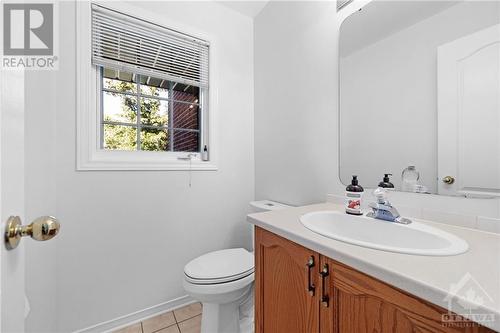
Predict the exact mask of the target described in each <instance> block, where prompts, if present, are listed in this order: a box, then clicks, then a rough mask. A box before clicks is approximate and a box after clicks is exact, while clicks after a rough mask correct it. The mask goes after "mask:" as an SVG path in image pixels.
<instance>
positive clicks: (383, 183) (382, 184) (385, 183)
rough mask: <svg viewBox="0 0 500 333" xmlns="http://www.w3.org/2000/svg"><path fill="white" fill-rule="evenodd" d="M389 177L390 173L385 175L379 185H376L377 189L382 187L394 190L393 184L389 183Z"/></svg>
mask: <svg viewBox="0 0 500 333" xmlns="http://www.w3.org/2000/svg"><path fill="white" fill-rule="evenodd" d="M389 176H392V173H385V174H384V179H382V181H381V182H380V183H378V187H382V188H385V189H394V184H393V183H391V180H390V179H389Z"/></svg>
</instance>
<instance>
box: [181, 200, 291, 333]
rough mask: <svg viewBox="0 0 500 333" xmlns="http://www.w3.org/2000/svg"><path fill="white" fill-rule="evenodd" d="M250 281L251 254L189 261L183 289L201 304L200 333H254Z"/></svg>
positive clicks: (263, 205) (255, 207)
mask: <svg viewBox="0 0 500 333" xmlns="http://www.w3.org/2000/svg"><path fill="white" fill-rule="evenodd" d="M250 207H251V210H252V213H256V212H263V211H270V210H278V209H284V208H288V207H290V206H287V205H284V204H281V203H278V202H273V201H269V200H262V201H252V202H251V203H250ZM252 236H253V231H252ZM252 238H253V237H252ZM252 249H253V244H252ZM253 281H254V257H253V252H249V251H247V250H246V249H243V248H237V249H225V250H220V251H214V252H209V253H206V254H204V255H202V256H199V257H198V258H196V259H193V260H191V261H190V262H189V263H188V264H187V265H186V266H185V267H184V281H183V285H184V289H185V290H186V292H187V293H188V294H189V295H190V296H191V297H193V298H194V299H196V300H198V301H200V302H201V303H202V304H203V314H202V319H201V333H238V332H241V333H250V332H253V331H254V322H253V317H254V315H253Z"/></svg>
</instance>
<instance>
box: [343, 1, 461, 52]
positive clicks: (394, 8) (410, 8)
mask: <svg viewBox="0 0 500 333" xmlns="http://www.w3.org/2000/svg"><path fill="white" fill-rule="evenodd" d="M460 2H461V1H457V0H454V1H450V0H444V1H437V0H436V1H421V0H406V1H384V0H376V1H373V2H371V3H369V4H368V5H366V6H365V7H364V8H363V9H362V10H361V11H359V12H357V13H354V14H353V15H351V16H349V17H348V18H347V19H346V20H345V21H344V22H343V23H342V26H341V27H340V55H341V56H347V55H349V54H352V53H353V52H355V51H356V50H359V49H361V48H363V47H366V46H367V45H370V44H372V43H375V42H377V41H379V40H381V39H383V38H386V37H388V36H390V35H392V34H394V33H396V32H398V31H401V30H403V29H405V28H407V27H409V26H412V25H414V24H416V23H417V22H420V21H422V20H424V19H427V18H429V17H431V16H433V15H436V14H437V13H439V12H441V11H443V10H446V9H448V8H450V7H451V6H454V5H456V4H458V3H460Z"/></svg>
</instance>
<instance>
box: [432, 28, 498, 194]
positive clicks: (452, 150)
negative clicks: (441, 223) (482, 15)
mask: <svg viewBox="0 0 500 333" xmlns="http://www.w3.org/2000/svg"><path fill="white" fill-rule="evenodd" d="M438 184H439V185H438V192H439V193H440V194H448V195H466V196H500V25H495V26H492V27H490V28H487V29H485V30H481V31H479V32H476V33H473V34H471V35H468V36H466V37H463V38H460V39H458V40H455V41H453V42H450V43H447V44H445V45H442V46H440V47H439V48H438Z"/></svg>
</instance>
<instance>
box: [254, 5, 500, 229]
mask: <svg viewBox="0 0 500 333" xmlns="http://www.w3.org/2000/svg"><path fill="white" fill-rule="evenodd" d="M361 2H363V0H359V1H355V2H354V3H352V4H351V5H349V6H347V7H345V8H344V9H343V12H341V13H340V15H345V14H346V13H347V12H349V11H354V10H356V7H357V6H359V4H358V3H361ZM365 2H366V1H365ZM334 7H335V4H334V3H333V2H332V3H330V2H309V1H303V2H293V3H292V2H271V3H270V4H269V5H268V6H266V7H265V8H264V9H263V11H262V12H261V13H260V14H259V15H258V16H257V17H256V19H255V22H254V31H255V156H256V170H255V171H256V176H255V180H256V184H255V191H256V196H257V197H258V198H266V197H269V198H273V199H275V200H283V201H285V202H290V203H294V204H306V203H310V202H323V201H325V194H326V193H330V194H332V197H331V199H332V200H337V202H338V200H342V196H343V194H344V191H345V185H343V184H342V183H341V182H340V180H339V176H338V174H339V171H338V170H339V163H338V136H337V135H338V104H337V103H338V92H337V80H338V75H337V73H338V49H337V45H338V43H337V40H338V22H337V15H336V13H335V8H334ZM340 15H339V16H340ZM316 83H317V84H316ZM304 84H305V86H306V87H310V86H312V87H314V88H313V89H311V90H310V91H309V90H302V91H301V90H300V88H301V85H304ZM295 87H297V88H296V89H293V88H295ZM292 97H293V98H292ZM310 97H313V98H310ZM292 100H293V101H292ZM391 142H397V141H396V140H392V141H391ZM391 198H392V200H393V203H394V204H395V205H397V207H398V206H401V207H404V208H405V210H404V213H406V212H413V211H419V212H422V210H423V209H427V210H428V211H433V212H435V213H436V214H434V216H438V215H439V212H449V213H455V214H466V215H470V216H477V215H483V216H492V217H500V200H494V199H491V200H487V199H466V198H456V197H444V196H435V195H419V194H412V193H401V192H398V193H392V194H391ZM427 216H430V215H427ZM459 222H460V221H458V220H457V224H458V223H459ZM451 223H454V222H453V219H452V221H451Z"/></svg>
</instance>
